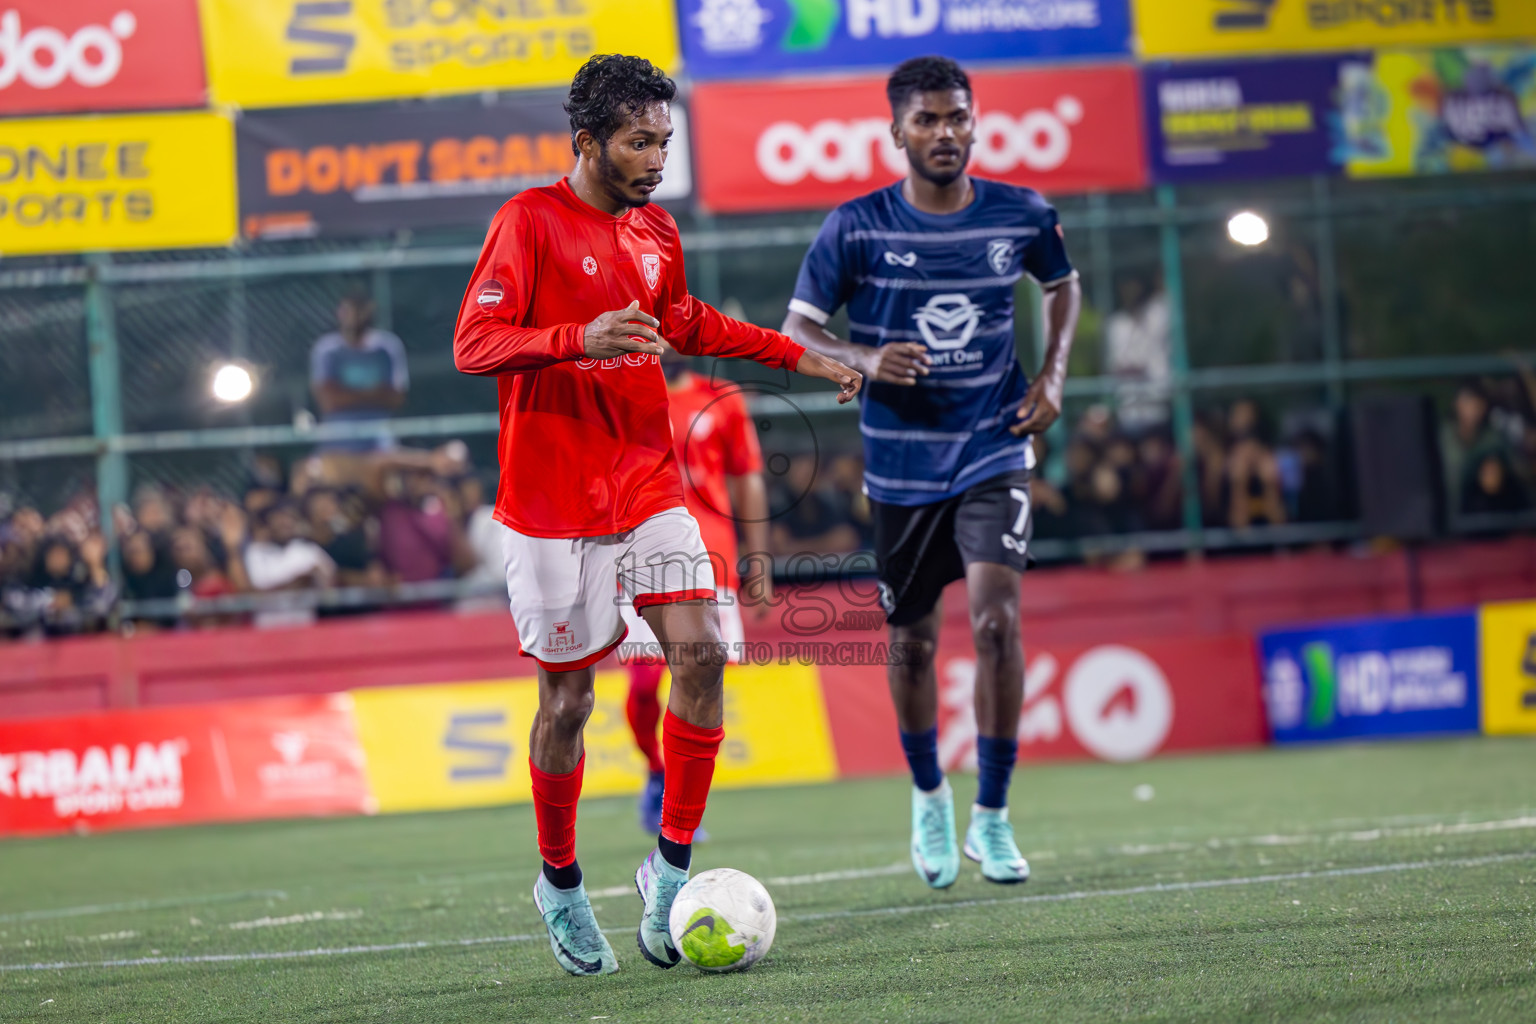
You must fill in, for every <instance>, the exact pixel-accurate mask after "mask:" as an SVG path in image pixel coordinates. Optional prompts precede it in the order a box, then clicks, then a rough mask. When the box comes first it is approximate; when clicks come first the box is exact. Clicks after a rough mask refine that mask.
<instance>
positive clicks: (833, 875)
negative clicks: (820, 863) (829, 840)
mask: <svg viewBox="0 0 1536 1024" xmlns="http://www.w3.org/2000/svg"><path fill="white" fill-rule="evenodd" d="M911 870H912V865H911V864H910V863H908V862H907V861H902V862H901V863H899V864H882V865H880V866H879V867H877V868H849V869H848V870H846V871H818V872H817V873H816V874H814V875H780V876H778V877H777V878H765V879H763V884H764V885H771V886H773V887H774V888H782V887H784V886H786V885H817V884H820V883H822V882H851V881H855V880H857V879H860V878H884V877H886V876H887V875H904V874H906V873H907V872H909V871H911ZM633 895H635V887H634V886H633V885H611V886H609V887H608V888H606V889H594V890H593V891H592V892H589V893H587V896H588V897H589V898H590V899H594V900H597V899H604V898H606V897H611V896H633Z"/></svg>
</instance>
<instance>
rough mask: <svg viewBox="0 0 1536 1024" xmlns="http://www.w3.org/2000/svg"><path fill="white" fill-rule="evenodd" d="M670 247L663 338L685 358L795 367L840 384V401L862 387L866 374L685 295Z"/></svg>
mask: <svg viewBox="0 0 1536 1024" xmlns="http://www.w3.org/2000/svg"><path fill="white" fill-rule="evenodd" d="M675 230H676V229H674V244H673V245H672V246H671V249H672V258H671V260H669V270H668V275H667V277H668V280H667V282H666V284H665V285H664V291H663V292H662V294H663V295H664V296H665V300H664V301H665V306H664V307H663V309H662V310H661V311H660V314H661V315H660V320H661V333H662V336H663V337H665V338H666V339H667V341H668V342H670V343H671V345H672V347H673V348H675V349H677V350H678V351H679V352H681V353H683V354H684V355H689V356H731V357H735V358H738V359H751V360H753V361H754V362H759V363H762V364H763V365H764V366H770V367H772V368H774V369H776V370H793V371H794V372H796V373H799V374H802V375H804V376H806V377H819V378H821V379H822V380H829V381H831V382H832V383H834V384H836V385H837V387H838V396H837V401H838V404H842V403H845V402H851V401H853V399H854V398H855V397H856V396H857V395H858V393H859V389H860V388H862V387H863V386H864V375H863V374H861V373H859V372H858V371H857V370H853V369H850V368H849V367H847V366H844V365H843V364H842V363H840V362H838V361H837V360H836V359H832V358H830V357H828V356H824V355H822V354H821V353H819V352H813V351H810V350H809V349H807V348H805V347H804V346H803V345H801V344H800V343H798V342H796V341H794V340H792V339H791V338H789V337H787V336H786V335H783V334H780V333H779V332H778V331H770V330H768V329H767V328H766V327H759V326H757V325H756V324H749V323H743V322H742V321H740V320H736V319H733V318H731V317H728V316H726V315H725V314H724V313H722V312H720V311H719V310H717V309H715V308H714V307H713V306H711V305H709V303H707V302H700V301H699V300H698V299H696V298H694V297H693V296H692V295H690V294H689V293H688V279H687V276H686V275H685V274H684V272H683V252H682V246H681V245H680V244H677V243H676V241H675V238H676V236H675Z"/></svg>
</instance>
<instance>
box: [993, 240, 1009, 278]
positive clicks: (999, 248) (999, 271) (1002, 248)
mask: <svg viewBox="0 0 1536 1024" xmlns="http://www.w3.org/2000/svg"><path fill="white" fill-rule="evenodd" d="M1012 262H1013V243H1012V242H1011V241H1009V240H1008V239H1006V238H994V239H992V241H990V242H988V243H987V266H989V267H991V268H992V272H993V273H994V274H996V275H997V276H999V277H1001V276H1003V275H1004V274H1006V273H1008V266H1009V264H1011V263H1012Z"/></svg>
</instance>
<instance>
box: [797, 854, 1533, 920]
mask: <svg viewBox="0 0 1536 1024" xmlns="http://www.w3.org/2000/svg"><path fill="white" fill-rule="evenodd" d="M1533 859H1536V851H1532V852H1528V853H1501V854H1495V855H1492V856H1488V857H1463V858H1459V859H1455V860H1420V861H1410V862H1405V863H1402V864H1368V865H1365V866H1363V867H1358V868H1328V869H1327V870H1324V871H1291V872H1287V873H1285V874H1275V875H1250V876H1248V877H1246V878H1211V879H1206V880H1204V881H1198V882H1159V883H1156V884H1154V885H1133V886H1131V887H1129V888H1126V889H1089V890H1085V891H1079V892H1048V893H1041V894H1040V895H1038V896H1000V897H995V898H993V899H987V900H957V901H955V902H954V903H914V904H909V905H907V906H903V907H875V908H873V909H870V910H834V911H829V912H828V913H825V914H794V915H791V916H790V917H789V920H791V921H838V920H843V919H845V918H850V917H878V916H885V915H895V914H920V913H925V912H928V911H934V910H945V909H948V908H951V907H952V908H954V909H957V910H963V909H966V908H968V907H995V906H1001V905H1004V904H1012V903H1065V902H1070V901H1073V900H1088V899H1099V898H1103V897H1109V896H1142V895H1146V894H1150V893H1164V892H1196V891H1198V890H1201V889H1225V888H1230V887H1233V886H1241V885H1263V884H1265V883H1267V882H1305V881H1308V880H1311V879H1317V878H1350V877H1353V876H1356V875H1382V874H1392V873H1395V872H1399V871H1425V870H1428V869H1430V868H1479V867H1486V866H1487V865H1489V864H1504V863H1508V862H1511V861H1522V860H1533Z"/></svg>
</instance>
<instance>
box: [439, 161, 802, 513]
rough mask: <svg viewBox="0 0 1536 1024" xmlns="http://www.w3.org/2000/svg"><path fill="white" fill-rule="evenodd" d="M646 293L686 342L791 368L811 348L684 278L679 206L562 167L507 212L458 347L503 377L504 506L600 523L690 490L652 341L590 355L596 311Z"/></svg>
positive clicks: (496, 224) (679, 342)
mask: <svg viewBox="0 0 1536 1024" xmlns="http://www.w3.org/2000/svg"><path fill="white" fill-rule="evenodd" d="M636 299H638V300H639V301H640V309H641V310H643V311H645V312H647V313H649V314H651V315H652V316H654V317H655V318H656V319H657V320H659V321H661V327H660V329H659V330H658V332H657V333H659V334H660V335H661V336H662V337H663V338H665V339H667V341H668V342H669V343H671V345H672V347H673V348H675V349H677V350H678V351H679V352H682V353H684V354H686V355H714V356H739V357H741V358H745V359H754V360H756V361H758V362H760V363H764V364H766V365H768V366H772V367H774V368H776V369H790V370H792V369H794V368H795V367H796V366H797V365H798V364H799V361H800V356H801V354H802V353H804V351H805V349H803V348H802V347H801V346H799V345H797V344H796V343H795V342H793V341H791V340H790V339H789V338H787V337H785V336H784V335H782V334H780V333H778V332H777V331H770V330H766V329H764V328H762V327H755V326H753V325H751V324H744V323H741V322H740V321H737V320H732V319H731V318H730V317H727V316H724V315H722V314H721V313H719V312H717V311H716V310H714V309H712V308H711V307H710V306H708V305H706V304H705V303H703V302H700V301H698V300H697V299H695V298H694V297H693V296H691V295H689V294H688V282H687V279H686V277H685V275H684V273H683V250H682V245H681V243H680V241H679V239H678V235H677V225H676V224H675V223H674V222H673V220H672V217H671V216H670V215H669V214H668V213H667V212H666V211H665V210H662V209H660V208H659V207H655V206H642V207H639V208H636V209H631V210H628V211H626V212H625V213H624V214H622V215H621V216H618V217H614V216H612V215H611V214H607V213H604V212H603V211H602V210H599V209H597V208H595V207H593V206H590V205H588V204H587V203H585V202H583V201H582V200H581V199H580V198H579V197H578V196H577V195H576V193H575V192H573V191H572V190H571V187H570V185H569V184H568V183H566V182H565V181H564V180H561V181H559V182H556V183H555V184H553V185H549V186H546V187H543V188H534V189H529V190H527V191H525V192H521V193H519V194H518V195H517V196H515V197H513V198H512V199H511V200H510V201H509V202H508V203H507V204H506V205H505V206H503V207H502V208H501V210H500V212H498V213H497V214H496V218H495V220H493V221H492V222H491V229H490V231H489V233H487V235H486V238H485V246H484V248H482V249H481V251H480V262H479V263H478V264H477V265H476V267H475V273H474V276H473V277H472V278H470V283H469V289H468V290H467V291H466V292H465V294H464V302H463V305H462V306H461V307H460V309H459V322H458V327H457V328H456V330H455V331H454V337H453V358H454V363H455V364H456V365H457V366H458V368H459V369H460V370H461V371H462V372H464V373H473V374H480V375H483V376H488V377H489V376H493V377H496V378H497V390H498V393H499V397H500V404H501V438H500V461H501V483H500V485H499V486H498V488H497V491H496V518H497V519H498V520H500V521H501V522H503V523H505V524H506V525H507V526H509V527H511V528H512V529H514V530H516V531H517V532H518V533H522V534H527V535H529V536H533V537H599V536H603V535H606V534H613V533H623V532H625V531H627V530H631V529H633V528H634V527H636V526H638V525H639V524H640V523H642V522H644V521H645V520H646V519H648V518H650V517H651V516H653V515H655V514H656V513H658V512H662V511H665V510H666V509H669V508H678V507H681V506H682V505H683V486H682V478H681V476H680V475H679V473H678V468H677V459H676V457H675V456H674V455H673V451H672V425H671V422H670V420H669V418H668V415H667V385H666V379H665V378H664V377H663V375H662V372H661V366H660V363H659V360H658V359H657V357H655V356H652V355H646V354H644V353H631V354H629V355H625V356H615V357H614V358H611V359H603V360H595V359H587V358H584V353H585V341H584V332H585V330H586V325H587V324H588V323H590V322H591V321H592V320H594V319H595V318H596V317H597V316H599V315H600V314H602V313H605V312H608V311H609V310H615V309H623V308H625V307H626V306H628V305H629V304H630V302H632V301H634V300H636Z"/></svg>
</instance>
